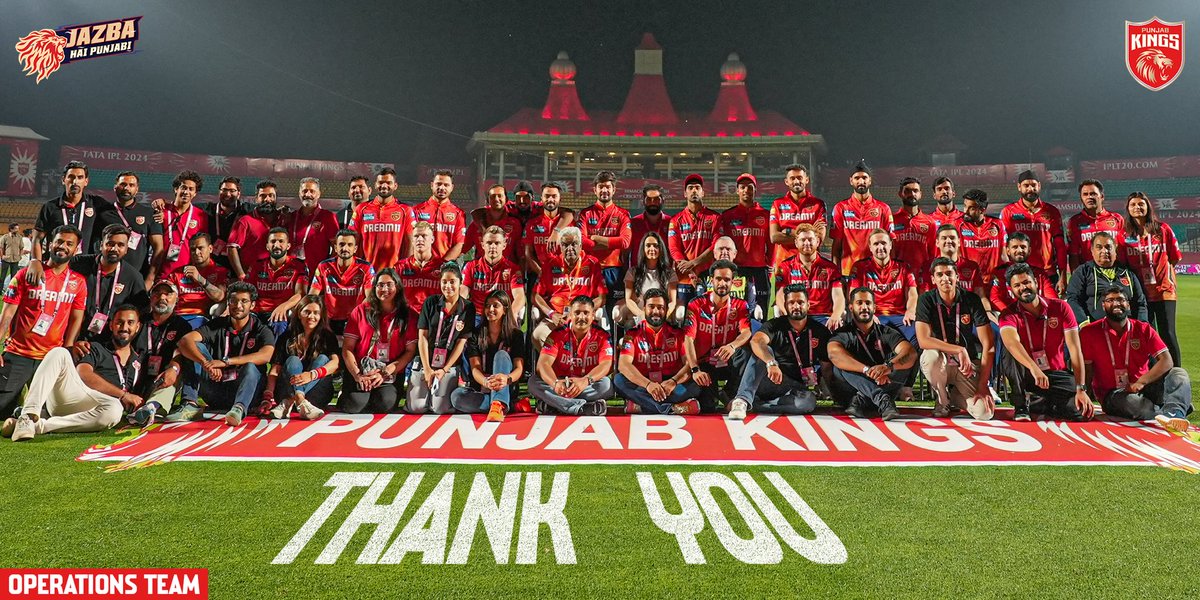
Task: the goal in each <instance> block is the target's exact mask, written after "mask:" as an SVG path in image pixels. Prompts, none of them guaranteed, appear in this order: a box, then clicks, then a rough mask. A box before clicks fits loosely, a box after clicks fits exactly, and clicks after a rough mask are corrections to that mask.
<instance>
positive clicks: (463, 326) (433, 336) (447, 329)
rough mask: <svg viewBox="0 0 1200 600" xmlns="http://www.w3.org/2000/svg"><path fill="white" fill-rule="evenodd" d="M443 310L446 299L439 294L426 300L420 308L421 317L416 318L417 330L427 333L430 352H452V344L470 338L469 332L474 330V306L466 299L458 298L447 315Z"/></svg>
mask: <svg viewBox="0 0 1200 600" xmlns="http://www.w3.org/2000/svg"><path fill="white" fill-rule="evenodd" d="M445 309H446V297H445V296H443V295H441V294H435V295H433V296H430V297H428V298H426V299H425V304H423V305H422V306H421V315H420V316H419V317H417V329H425V330H426V331H428V333H427V334H426V335H427V336H428V339H429V343H430V347H429V349H430V350H433V349H434V348H445V349H447V350H454V344H455V343H456V342H457V341H458V340H460V339H462V338H465V337H470V336H471V332H473V331H474V330H475V304H473V303H471V302H468V301H467V299H466V298H459V299H458V302H457V303H456V304H455V305H454V307H453V310H451V311H450V313H449V314H447V313H446V312H445ZM439 325H440V329H441V334H440V335H439V333H438V329H439Z"/></svg>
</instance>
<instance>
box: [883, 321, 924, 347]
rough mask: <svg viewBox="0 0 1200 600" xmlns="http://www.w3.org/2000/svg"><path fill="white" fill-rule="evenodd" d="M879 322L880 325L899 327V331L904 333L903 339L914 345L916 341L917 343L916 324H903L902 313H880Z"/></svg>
mask: <svg viewBox="0 0 1200 600" xmlns="http://www.w3.org/2000/svg"><path fill="white" fill-rule="evenodd" d="M879 323H880V324H881V325H891V326H892V327H895V328H896V329H899V330H900V333H902V334H904V338H905V339H907V340H908V341H910V342H912V343H913V345H914V346H915V345H916V343H917V326H916V325H905V324H904V315H880V316H879Z"/></svg>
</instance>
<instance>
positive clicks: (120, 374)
mask: <svg viewBox="0 0 1200 600" xmlns="http://www.w3.org/2000/svg"><path fill="white" fill-rule="evenodd" d="M112 357H113V363H115V364H116V365H117V379H118V380H119V381H120V382H121V391H126V390H128V389H129V386H128V385H126V384H125V366H124V365H122V364H121V359H120V358H118V357H117V353H116V352H113V353H112ZM131 358H132V356H131ZM141 370H142V367H141V365H139V364H138V363H137V362H136V361H135V362H134V363H133V381H137V378H138V372H140V371H141Z"/></svg>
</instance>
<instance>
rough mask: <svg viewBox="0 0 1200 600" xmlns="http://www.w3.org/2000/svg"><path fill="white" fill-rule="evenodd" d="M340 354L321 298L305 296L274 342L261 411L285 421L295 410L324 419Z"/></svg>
mask: <svg viewBox="0 0 1200 600" xmlns="http://www.w3.org/2000/svg"><path fill="white" fill-rule="evenodd" d="M340 355H341V348H339V347H338V341H337V336H335V335H334V334H333V328H332V327H331V326H330V323H329V318H328V316H327V314H326V312H325V304H324V303H323V302H322V301H321V297H320V296H311V295H310V296H304V297H303V298H301V299H300V303H299V304H297V305H296V310H295V312H293V313H292V316H291V319H289V320H288V324H287V329H285V330H284V332H283V335H281V336H280V337H279V340H277V341H276V343H275V356H274V357H273V358H272V359H271V368H270V369H269V370H268V371H267V387H266V389H264V390H263V402H262V404H261V407H260V412H261V413H264V414H267V413H269V414H270V415H271V417H273V418H276V419H285V418H287V417H288V416H289V415H291V413H292V409H293V408H294V409H296V411H297V412H299V413H300V418H302V419H305V420H307V421H312V420H314V419H319V418H321V417H322V416H324V414H325V410H324V409H325V407H327V406H329V403H330V402H331V401H332V400H333V381H334V379H333V378H334V375H335V374H336V373H337V372H338V367H339V366H340V364H341V358H340Z"/></svg>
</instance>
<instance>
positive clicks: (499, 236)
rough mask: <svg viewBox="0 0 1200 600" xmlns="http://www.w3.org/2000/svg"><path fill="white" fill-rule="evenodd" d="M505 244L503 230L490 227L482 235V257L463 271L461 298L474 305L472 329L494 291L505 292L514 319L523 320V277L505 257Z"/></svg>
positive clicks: (518, 268)
mask: <svg viewBox="0 0 1200 600" xmlns="http://www.w3.org/2000/svg"><path fill="white" fill-rule="evenodd" d="M507 245H508V240H507V239H506V238H505V236H504V230H503V229H501V228H500V227H498V226H496V225H493V226H491V227H489V228H488V229H487V231H484V232H483V254H481V255H480V256H479V257H478V258H476V259H475V260H472V261H470V262H468V263H467V264H466V266H464V267H463V271H462V276H463V282H462V284H463V288H465V291H463V293H462V295H463V296H464V297H466V298H469V299H470V300H471V303H472V304H474V305H475V320H476V321H477V322H476V323H475V326H478V325H479V323H478V322H479V321H482V320H483V313H484V310H483V308H484V301H485V300H486V299H487V296H488V294H490V293H492V291H493V290H496V289H504V290H505V291H507V292H508V295H509V297H510V298H512V315H513V319H515V320H516V321H517V323H520V322H521V321H522V320H523V317H524V316H525V275H524V274H522V273H521V269H520V267H518V266H517V264H516V263H514V262H513V261H511V260H508V259H507V258H505V256H504V250H505V247H506V246H507Z"/></svg>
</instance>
